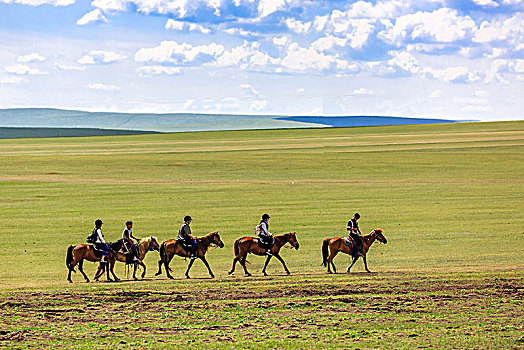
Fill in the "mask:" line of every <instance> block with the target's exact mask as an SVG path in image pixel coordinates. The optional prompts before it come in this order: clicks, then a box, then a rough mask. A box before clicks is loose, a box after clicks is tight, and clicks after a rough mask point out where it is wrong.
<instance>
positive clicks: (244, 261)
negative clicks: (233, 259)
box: [240, 253, 252, 277]
mask: <svg viewBox="0 0 524 350" xmlns="http://www.w3.org/2000/svg"><path fill="white" fill-rule="evenodd" d="M246 259H247V253H246V254H244V256H243V257H241V258H240V264H242V267H243V268H244V273H245V274H246V276H248V277H250V276H252V275H251V274H250V273H249V272H248V271H247V267H246Z"/></svg>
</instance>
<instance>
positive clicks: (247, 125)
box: [0, 108, 455, 138]
mask: <svg viewBox="0 0 524 350" xmlns="http://www.w3.org/2000/svg"><path fill="white" fill-rule="evenodd" d="M451 122H455V121H450V120H443V119H422V118H397V117H379V116H337V117H313V116H301V117H294V116H275V115H233V114H191V113H170V114H154V113H110V112H85V111H75V110H62V109H51V108H15V109H0V128H2V129H1V130H0V138H13V137H56V136H88V135H119V134H134V133H143V132H184V131H211V130H248V129H281V128H312V127H317V128H318V127H351V126H376V125H404V124H427V123H451Z"/></svg>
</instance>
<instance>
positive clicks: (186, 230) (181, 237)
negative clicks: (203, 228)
mask: <svg viewBox="0 0 524 350" xmlns="http://www.w3.org/2000/svg"><path fill="white" fill-rule="evenodd" d="M191 221H192V219H191V216H189V215H186V216H185V217H184V223H183V224H182V226H180V230H178V237H177V238H176V240H177V241H184V242H185V243H186V244H187V245H189V246H191V257H190V258H191V260H194V259H196V258H197V256H196V250H197V240H196V238H195V237H193V236H192V235H191V228H190V227H189V225H190V224H191Z"/></svg>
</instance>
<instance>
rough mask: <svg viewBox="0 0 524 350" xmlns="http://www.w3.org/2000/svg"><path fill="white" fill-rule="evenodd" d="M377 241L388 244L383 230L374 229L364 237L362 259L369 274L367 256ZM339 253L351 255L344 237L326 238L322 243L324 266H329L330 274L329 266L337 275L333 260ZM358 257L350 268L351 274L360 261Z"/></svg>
mask: <svg viewBox="0 0 524 350" xmlns="http://www.w3.org/2000/svg"><path fill="white" fill-rule="evenodd" d="M375 239H376V240H378V241H379V242H382V243H384V244H386V243H387V242H388V240H387V239H386V237H384V235H383V234H382V230H381V229H379V228H376V229H374V230H373V231H371V232H370V233H369V234H367V235H365V236H362V259H363V260H364V266H365V267H366V271H367V272H371V271H369V269H368V263H367V261H366V254H367V252H368V250H369V247H370V246H371V245H372V244H373V242H375ZM328 248H329V256H328ZM338 252H342V253H346V254H351V250H350V247H349V246H347V245H346V244H345V243H344V237H335V238H326V239H325V240H324V242H323V243H322V258H323V261H322V265H324V266H327V268H328V273H331V269H330V268H329V265H330V264H331V266H333V272H335V273H337V269H336V268H335V264H333V258H334V257H335V255H337V253H338ZM358 258H359V257H358V256H357V257H354V258H353V262H352V263H351V265H350V266H349V267H348V270H347V272H348V273H349V270H351V267H353V265H354V264H355V262H356V261H357V260H358Z"/></svg>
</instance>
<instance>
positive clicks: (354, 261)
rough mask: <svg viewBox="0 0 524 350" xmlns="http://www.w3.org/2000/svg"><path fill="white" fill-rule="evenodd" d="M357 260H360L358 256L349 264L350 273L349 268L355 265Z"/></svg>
mask: <svg viewBox="0 0 524 350" xmlns="http://www.w3.org/2000/svg"><path fill="white" fill-rule="evenodd" d="M357 260H358V256H357V257H354V258H353V262H352V263H351V265H349V267H348V273H349V270H351V268H352V267H353V265H355V263H356V262H357Z"/></svg>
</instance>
